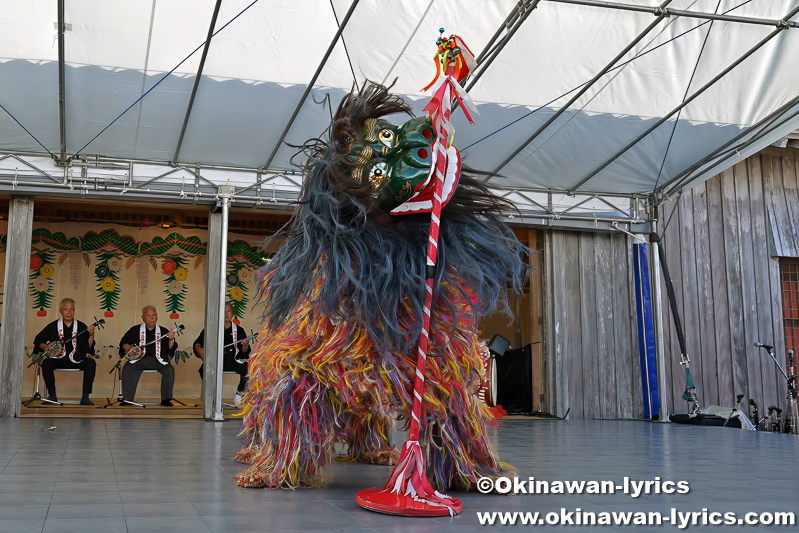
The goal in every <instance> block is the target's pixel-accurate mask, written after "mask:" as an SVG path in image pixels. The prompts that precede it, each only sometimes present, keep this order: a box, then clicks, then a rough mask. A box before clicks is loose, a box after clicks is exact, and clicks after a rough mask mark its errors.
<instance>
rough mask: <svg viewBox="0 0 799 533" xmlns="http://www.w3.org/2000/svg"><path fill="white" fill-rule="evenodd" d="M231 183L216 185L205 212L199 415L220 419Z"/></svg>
mask: <svg viewBox="0 0 799 533" xmlns="http://www.w3.org/2000/svg"><path fill="white" fill-rule="evenodd" d="M228 187H230V188H232V186H224V185H223V186H220V187H219V192H220V198H219V202H218V203H217V207H216V208H214V209H213V210H212V211H211V212H210V213H209V214H208V255H207V257H208V276H207V278H206V287H205V360H204V366H203V392H202V395H203V417H204V418H205V419H206V420H224V415H223V412H222V342H223V337H224V329H225V328H224V324H225V320H224V310H225V286H226V285H225V282H226V279H225V275H226V273H227V268H226V267H227V228H228V209H229V205H230V191H229V190H228V189H227V188H228Z"/></svg>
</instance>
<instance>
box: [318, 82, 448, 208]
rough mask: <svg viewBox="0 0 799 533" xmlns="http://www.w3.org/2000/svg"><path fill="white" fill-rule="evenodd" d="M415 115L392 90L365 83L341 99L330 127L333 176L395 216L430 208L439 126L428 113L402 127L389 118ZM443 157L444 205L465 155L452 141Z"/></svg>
mask: <svg viewBox="0 0 799 533" xmlns="http://www.w3.org/2000/svg"><path fill="white" fill-rule="evenodd" d="M398 113H401V114H406V115H411V110H410V107H409V106H408V105H407V104H406V103H405V102H404V101H403V100H402V99H401V98H399V97H397V96H394V95H391V94H390V93H389V92H388V89H387V88H385V87H383V86H380V85H376V84H366V85H365V86H364V87H363V88H362V89H361V91H360V93H356V92H353V93H351V94H350V95H348V96H346V97H345V98H344V100H343V101H342V102H341V105H340V106H339V108H338V110H337V112H336V115H335V116H334V118H333V124H332V128H331V147H332V148H333V153H332V156H331V157H332V160H331V161H330V163H331V164H330V167H329V172H330V176H331V177H332V178H333V179H334V180H335V182H336V184H337V185H338V186H340V187H341V188H343V189H345V190H346V191H347V192H349V193H350V194H352V195H354V196H356V197H358V198H360V199H361V200H362V201H363V202H364V203H366V204H369V205H370V207H373V208H377V209H379V210H380V211H383V212H385V213H389V214H391V215H402V214H413V213H424V212H429V211H430V210H431V208H432V202H431V198H432V195H433V190H432V186H431V182H432V180H431V168H433V167H434V165H435V158H436V157H437V156H438V155H440V154H434V153H433V149H432V148H433V143H434V141H435V137H436V135H435V131H434V129H433V125H432V123H431V120H430V118H428V117H414V118H411V119H409V120H407V121H406V122H405V123H403V124H401V125H399V126H397V125H395V124H392V123H391V122H389V121H388V120H386V118H384V117H386V116H388V115H395V114H398ZM444 157H446V159H447V167H446V168H447V171H446V175H445V178H444V189H443V198H442V204H443V205H446V204H447V203H448V202H449V200H450V199H451V198H452V196H453V194H454V192H455V189H456V187H457V185H458V180H459V177H460V154H459V153H458V150H457V149H456V148H455V147H454V146H450V147H449V148H448V149H447V151H446V154H444Z"/></svg>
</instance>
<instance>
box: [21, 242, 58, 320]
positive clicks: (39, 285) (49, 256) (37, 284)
mask: <svg viewBox="0 0 799 533" xmlns="http://www.w3.org/2000/svg"><path fill="white" fill-rule="evenodd" d="M54 264H55V254H54V253H51V252H34V253H32V254H31V264H30V267H31V269H30V276H29V277H28V280H29V281H28V289H29V290H30V293H31V300H33V303H32V305H31V308H32V309H37V310H38V313H37V315H39V316H47V311H45V309H48V308H50V307H51V304H52V302H53V288H54V286H55V283H54V282H52V281H50V279H51V278H52V276H53V274H54V273H55V266H54Z"/></svg>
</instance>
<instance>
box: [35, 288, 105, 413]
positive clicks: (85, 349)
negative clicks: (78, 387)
mask: <svg viewBox="0 0 799 533" xmlns="http://www.w3.org/2000/svg"><path fill="white" fill-rule="evenodd" d="M58 311H59V312H60V313H61V318H59V319H58V320H54V321H53V322H50V323H49V324H47V325H46V326H45V327H44V329H43V330H41V331H40V332H39V334H38V335H36V338H35V339H34V341H33V345H34V346H35V347H36V349H37V350H41V351H42V352H45V351H47V349H48V347H49V343H51V342H55V341H59V340H61V341H63V343H64V354H63V356H61V357H58V356H54V357H48V358H47V359H45V360H44V361H42V378H43V379H44V383H45V385H46V386H47V399H48V400H50V401H53V402H57V401H58V396H57V395H56V390H55V374H54V372H53V371H54V370H55V369H56V368H78V369H80V370H83V395H82V396H81V399H80V404H81V405H94V402H93V401H91V400H90V399H89V395H90V394H91V393H92V385H93V384H94V375H95V373H96V372H97V363H95V362H94V359H92V357H91V356H93V355H94V326H89V327H88V328H87V327H86V324H84V323H83V322H81V321H80V320H75V300H73V299H72V298H64V299H63V300H61V304H60V305H59V306H58ZM84 331H85V332H86V333H81V332H84ZM59 355H60V354H59ZM87 355H88V357H87Z"/></svg>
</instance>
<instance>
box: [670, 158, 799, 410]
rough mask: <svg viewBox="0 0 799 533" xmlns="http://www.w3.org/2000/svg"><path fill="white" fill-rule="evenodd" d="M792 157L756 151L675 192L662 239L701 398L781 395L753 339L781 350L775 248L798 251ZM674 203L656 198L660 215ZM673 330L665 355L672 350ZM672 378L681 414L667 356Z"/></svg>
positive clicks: (680, 385)
mask: <svg viewBox="0 0 799 533" xmlns="http://www.w3.org/2000/svg"><path fill="white" fill-rule="evenodd" d="M797 164H799V161H797V160H796V159H795V158H786V157H777V156H771V155H762V154H761V155H755V156H753V157H751V158H749V159H748V160H746V161H741V162H740V163H738V164H736V165H735V166H734V167H733V168H730V169H728V170H726V171H724V172H722V173H721V174H720V175H718V176H715V177H713V178H711V179H710V180H708V181H707V182H705V183H704V184H701V185H698V186H697V187H695V188H694V189H692V190H689V191H683V192H682V194H681V196H680V198H679V199H678V200H677V201H678V203H679V210H678V212H679V216H680V219H679V232H678V234H677V235H675V234H673V233H672V232H671V227H670V226H669V228H668V230H667V231H666V234H665V235H664V236H663V242H664V246H665V250H666V254H667V261H668V262H669V266H670V267H671V269H672V277H673V278H674V285H675V290H676V291H677V292H678V296H677V301H678V306H679V307H681V310H682V313H683V326H684V331H685V337H686V348H687V352H688V356H689V357H690V359H691V368H692V373H693V375H694V381H695V382H696V385H697V394H698V395H699V399H700V401H701V402H702V404H703V405H711V404H712V405H725V406H731V405H732V404H733V403H734V398H735V395H737V394H743V395H744V406H746V404H747V403H748V400H749V399H750V398H752V399H754V400H755V401H756V402H757V403H758V404H759V405H760V406H761V407H768V406H769V405H781V404H783V403H784V395H785V391H784V384H782V382H781V381H780V380H779V379H778V378H777V375H776V370H775V367H774V364H773V362H772V361H771V360H770V359H769V358H768V357H767V356H766V354H765V353H764V352H762V350H759V349H757V348H755V347H754V343H755V342H756V341H760V342H764V343H767V344H774V346H775V353H777V354H783V353H784V346H783V344H784V340H783V332H782V306H781V294H780V284H779V262H778V261H777V260H776V259H774V258H772V257H771V256H772V255H774V254H776V255H782V256H786V257H794V255H792V254H796V256H799V237H798V236H797V235H799V233H798V232H797V228H799V192H798V191H797V189H798V188H799V185H798V184H797V183H798V182H799V180H798V179H797ZM672 201H673V200H670V201H668V202H664V204H663V205H661V209H660V213H661V216H665V214H666V213H670V206H671V205H672ZM672 224H673V222H672ZM660 227H661V229H662V227H663V224H662V223H661V225H660ZM675 254H677V255H676V257H675ZM675 262H678V263H679V264H680V267H681V271H680V272H679V273H678V272H677V271H676V269H675V268H673V267H672V264H674V263H675ZM663 312H664V315H665V313H667V312H668V302H667V301H665V300H664V302H663ZM664 322H665V321H664ZM665 325H667V326H668V327H670V328H673V324H672V323H671V322H667V323H666V324H664V326H665ZM670 333H671V334H670V335H669V336H668V341H667V346H668V350H667V354H666V356H667V357H670V356H672V354H673V357H674V358H676V357H678V355H679V354H678V353H677V351H678V348H677V346H676V345H675V343H676V338H675V337H674V336H673V333H674V332H673V329H672V331H671V332H670ZM670 377H671V379H672V383H673V386H672V388H671V390H670V391H668V394H670V395H672V398H670V399H669V404H670V405H672V402H673V405H674V406H675V411H676V412H678V413H681V412H685V411H686V407H685V405H686V404H685V402H683V401H682V400H681V399H680V396H681V395H682V391H683V390H684V387H685V376H684V371H681V372H680V373H678V372H677V367H676V366H674V365H673V364H672V368H671V373H670Z"/></svg>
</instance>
